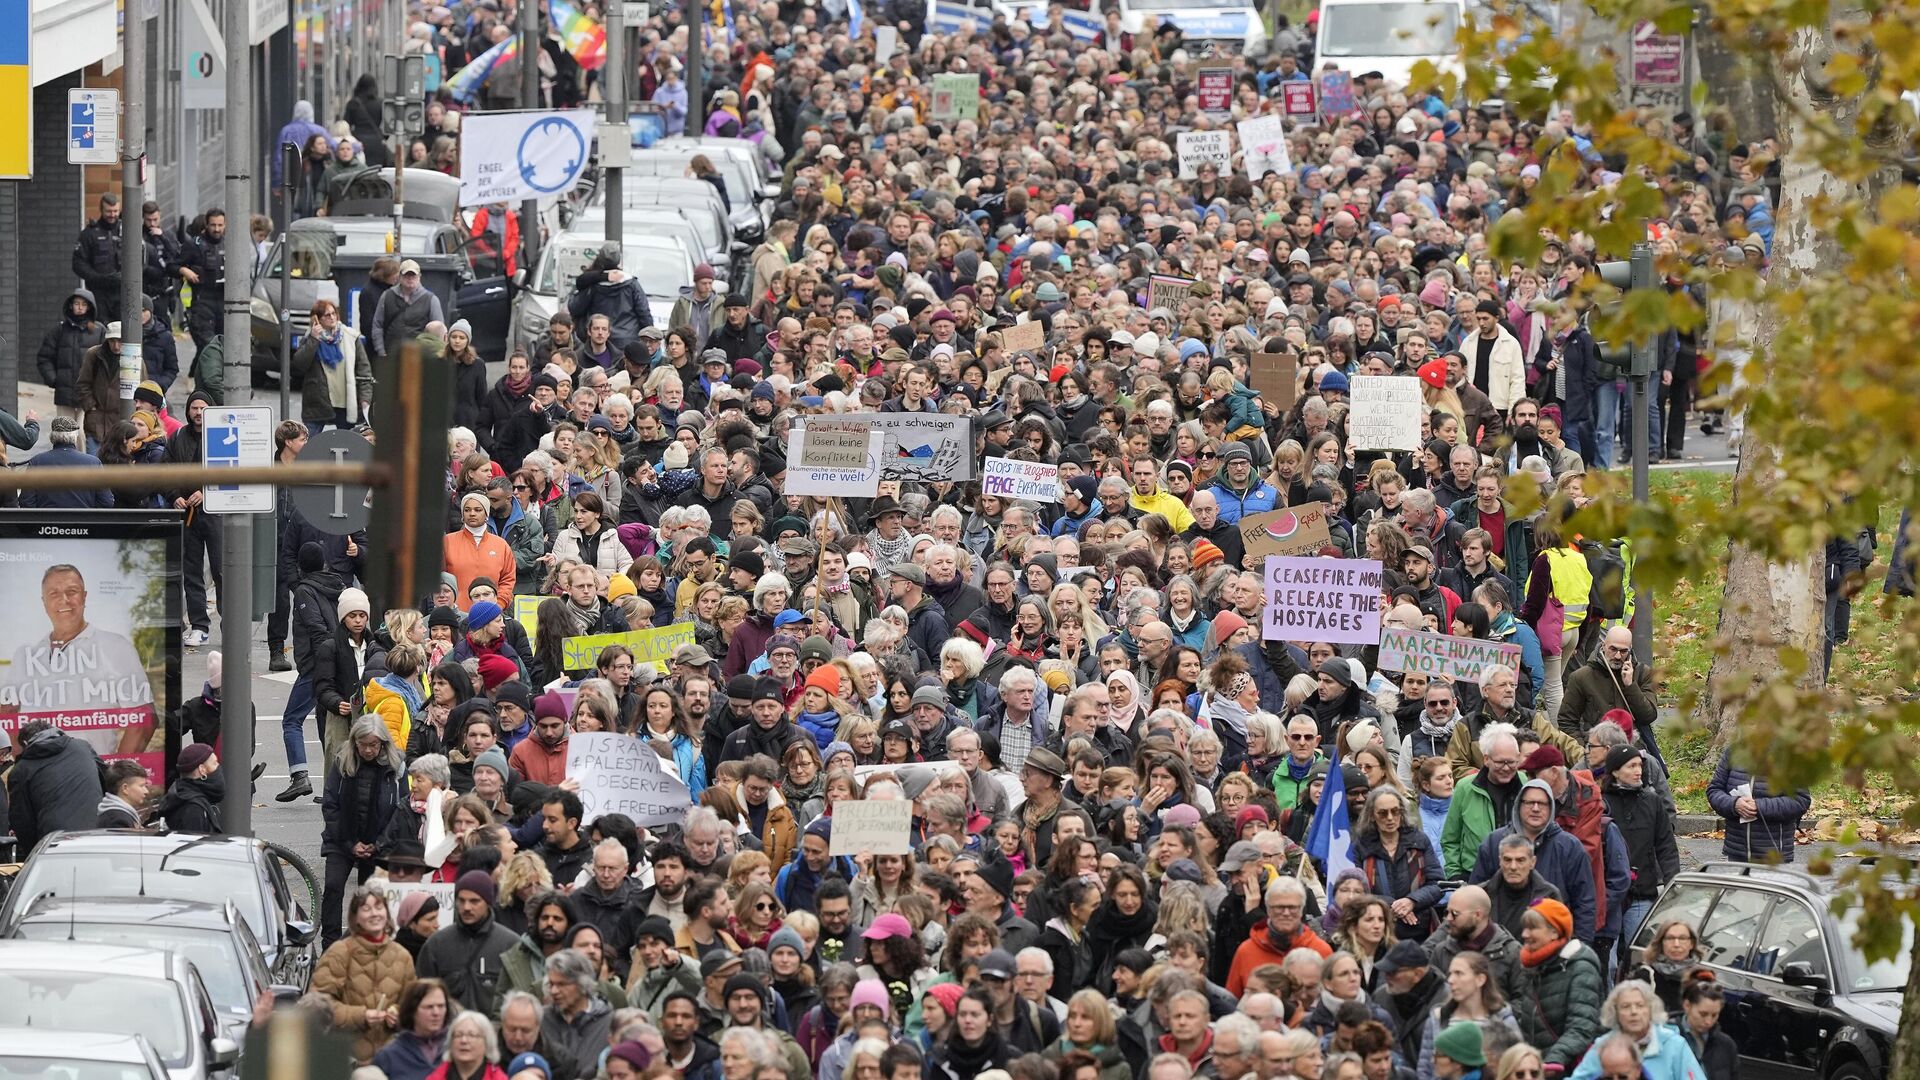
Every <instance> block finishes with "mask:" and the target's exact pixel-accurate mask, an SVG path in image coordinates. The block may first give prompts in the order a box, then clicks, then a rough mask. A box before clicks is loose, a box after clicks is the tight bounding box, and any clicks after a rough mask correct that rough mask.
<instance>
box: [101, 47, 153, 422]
mask: <svg viewBox="0 0 1920 1080" xmlns="http://www.w3.org/2000/svg"><path fill="white" fill-rule="evenodd" d="M143 10H144V9H143ZM120 46H121V65H122V69H121V75H120V84H121V86H123V87H125V92H124V93H123V94H121V95H120V100H121V101H122V102H123V103H124V104H125V115H124V116H123V117H122V119H121V124H120V310H119V311H115V312H109V313H108V314H107V318H108V319H118V320H119V321H120V413H121V415H122V416H127V417H131V416H132V415H133V389H134V387H135V386H137V385H138V384H139V382H140V352H141V349H142V348H143V345H142V339H143V337H144V335H143V334H142V332H141V329H140V309H141V308H142V307H143V306H144V304H143V302H144V300H145V298H146V289H147V285H146V282H147V278H146V265H147V257H146V256H147V240H146V238H147V215H146V214H145V213H144V212H143V210H144V208H145V206H146V202H147V194H146V185H145V184H143V183H141V177H140V171H141V167H142V166H144V165H145V164H146V162H145V160H144V159H145V158H146V156H147V20H146V19H145V18H143V17H142V16H141V14H140V12H139V11H132V12H128V13H127V21H126V29H125V30H124V31H122V33H121V35H120Z"/></svg>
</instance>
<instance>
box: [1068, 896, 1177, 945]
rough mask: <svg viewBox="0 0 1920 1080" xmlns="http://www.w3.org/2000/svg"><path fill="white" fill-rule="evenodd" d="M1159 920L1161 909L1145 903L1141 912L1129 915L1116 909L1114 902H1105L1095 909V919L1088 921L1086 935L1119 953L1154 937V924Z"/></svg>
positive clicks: (1141, 905)
mask: <svg viewBox="0 0 1920 1080" xmlns="http://www.w3.org/2000/svg"><path fill="white" fill-rule="evenodd" d="M1159 918H1160V911H1159V909H1158V908H1156V907H1154V906H1153V905H1152V904H1149V903H1146V902H1144V901H1142V902H1141V904H1140V910H1139V911H1136V912H1134V913H1133V914H1131V915H1127V914H1125V913H1123V912H1122V911H1121V910H1120V909H1119V908H1118V907H1115V906H1114V903H1113V901H1111V900H1103V901H1101V903H1100V906H1099V907H1097V908H1095V909H1094V912H1093V918H1092V919H1089V920H1088V921H1087V929H1086V933H1087V936H1088V937H1090V938H1092V939H1093V940H1094V941H1096V942H1099V943H1101V945H1102V947H1104V948H1108V949H1111V950H1113V951H1114V952H1118V951H1120V950H1121V949H1123V948H1126V947H1127V945H1129V944H1135V943H1138V942H1143V941H1145V940H1147V938H1148V937H1150V936H1152V934H1153V924H1154V923H1155V922H1156V921H1158V920H1159ZM1123 942H1124V943H1126V944H1122V943H1123Z"/></svg>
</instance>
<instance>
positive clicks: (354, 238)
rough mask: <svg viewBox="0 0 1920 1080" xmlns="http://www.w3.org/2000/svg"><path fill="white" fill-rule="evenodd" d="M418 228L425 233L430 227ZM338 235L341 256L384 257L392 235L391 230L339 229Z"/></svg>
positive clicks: (403, 233)
mask: <svg viewBox="0 0 1920 1080" xmlns="http://www.w3.org/2000/svg"><path fill="white" fill-rule="evenodd" d="M418 227H419V228H420V229H421V230H422V231H425V230H426V229H428V228H429V227H430V226H428V225H425V224H421V225H420V226H418ZM339 235H340V249H339V251H340V254H342V255H385V254H387V237H389V236H391V235H392V230H391V229H385V230H383V229H341V230H339ZM400 235H401V236H403V237H404V236H405V235H406V233H405V232H402V233H401V234H400Z"/></svg>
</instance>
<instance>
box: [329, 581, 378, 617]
mask: <svg viewBox="0 0 1920 1080" xmlns="http://www.w3.org/2000/svg"><path fill="white" fill-rule="evenodd" d="M335 611H336V612H337V614H338V616H339V617H340V618H342V619H344V618H346V617H347V616H349V615H351V614H353V613H354V612H356V611H360V612H365V613H366V614H367V615H369V616H371V615H372V614H373V606H372V605H371V604H369V603H367V594H366V593H364V592H362V591H360V590H359V589H355V588H352V587H351V586H349V587H348V588H345V589H342V590H340V603H339V605H338V606H337V607H336V608H335Z"/></svg>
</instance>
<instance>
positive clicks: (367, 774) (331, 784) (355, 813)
mask: <svg viewBox="0 0 1920 1080" xmlns="http://www.w3.org/2000/svg"><path fill="white" fill-rule="evenodd" d="M400 798H401V796H400V779H399V777H397V776H396V775H394V771H393V769H392V767H391V766H389V765H387V764H386V763H384V762H376V763H372V764H369V763H366V762H362V763H361V765H360V768H359V769H358V770H357V771H356V772H354V774H353V775H352V776H348V775H347V774H346V773H344V772H341V771H340V770H339V769H329V770H327V784H326V788H325V790H324V792H323V793H322V795H321V797H320V802H321V805H320V809H321V816H322V818H323V820H324V821H325V822H326V826H325V828H323V829H322V830H321V832H320V853H321V854H323V855H329V856H336V855H337V856H340V857H342V858H345V857H347V856H350V855H351V854H352V853H353V845H355V844H372V845H374V846H375V847H378V846H379V845H380V841H381V840H382V839H383V838H385V836H386V832H387V827H388V826H389V825H391V824H392V823H393V811H394V808H395V807H397V806H399V805H400Z"/></svg>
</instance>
